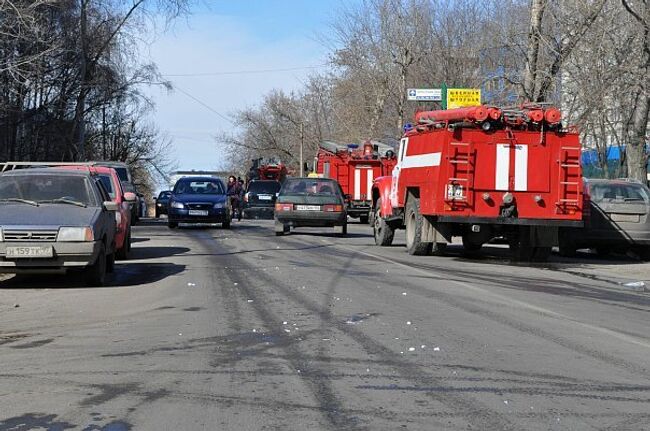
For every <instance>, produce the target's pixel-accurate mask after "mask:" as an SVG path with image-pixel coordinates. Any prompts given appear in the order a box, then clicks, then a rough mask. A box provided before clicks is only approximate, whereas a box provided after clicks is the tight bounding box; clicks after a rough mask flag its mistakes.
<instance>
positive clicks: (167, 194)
mask: <svg viewBox="0 0 650 431" xmlns="http://www.w3.org/2000/svg"><path fill="white" fill-rule="evenodd" d="M171 194H172V192H160V194H159V195H158V199H169V197H170V196H171Z"/></svg>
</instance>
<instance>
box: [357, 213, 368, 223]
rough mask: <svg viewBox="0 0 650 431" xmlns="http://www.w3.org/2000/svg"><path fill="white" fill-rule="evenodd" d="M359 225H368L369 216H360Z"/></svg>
mask: <svg viewBox="0 0 650 431" xmlns="http://www.w3.org/2000/svg"><path fill="white" fill-rule="evenodd" d="M359 223H361V224H368V214H365V215H360V216H359Z"/></svg>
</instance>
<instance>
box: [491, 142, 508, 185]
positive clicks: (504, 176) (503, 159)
mask: <svg viewBox="0 0 650 431" xmlns="http://www.w3.org/2000/svg"><path fill="white" fill-rule="evenodd" d="M509 174H510V144H497V165H496V175H495V179H494V188H495V189H496V190H503V191H508V177H509V176H510V175H509Z"/></svg>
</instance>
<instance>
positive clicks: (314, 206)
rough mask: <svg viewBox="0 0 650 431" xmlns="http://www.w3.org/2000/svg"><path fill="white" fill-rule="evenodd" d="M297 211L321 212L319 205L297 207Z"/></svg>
mask: <svg viewBox="0 0 650 431" xmlns="http://www.w3.org/2000/svg"><path fill="white" fill-rule="evenodd" d="M296 210H297V211H320V206H319V205H296Z"/></svg>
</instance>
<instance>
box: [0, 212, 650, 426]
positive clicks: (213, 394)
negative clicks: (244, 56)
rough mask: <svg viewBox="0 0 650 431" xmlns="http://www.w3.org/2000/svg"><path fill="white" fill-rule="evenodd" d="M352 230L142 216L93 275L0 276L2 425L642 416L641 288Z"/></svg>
mask: <svg viewBox="0 0 650 431" xmlns="http://www.w3.org/2000/svg"><path fill="white" fill-rule="evenodd" d="M350 231H351V235H350V236H349V238H339V237H337V236H335V235H334V234H333V233H332V232H330V231H328V230H319V229H305V230H302V231H301V230H298V233H292V234H291V235H288V236H285V237H282V238H276V237H275V236H274V234H273V225H272V222H271V221H244V222H242V223H235V224H234V226H233V229H232V230H222V229H220V228H215V229H204V228H183V229H179V230H173V231H172V230H168V229H167V227H166V226H165V225H164V224H160V223H155V222H150V223H147V224H144V225H142V226H138V227H136V228H135V229H134V237H136V239H135V241H137V242H136V243H135V244H134V255H133V259H132V260H130V261H128V262H124V263H118V265H117V272H116V275H115V277H114V278H113V280H112V281H111V284H110V286H109V287H105V288H92V289H91V288H86V287H84V286H83V285H82V284H80V282H75V281H71V280H69V279H64V278H60V277H58V278H57V277H37V278H33V277H30V278H13V279H9V280H6V281H4V282H0V355H1V362H0V364H1V367H0V431H7V430H21V431H22V430H42V429H48V430H56V431H58V430H66V429H79V430H105V431H122V430H130V429H133V430H204V429H205V430H339V429H341V430H399V429H407V430H438V429H440V430H446V429H450V430H467V429H473V430H510V429H519V430H555V429H557V430H592V429H593V430H605V429H606V430H639V429H650V409H649V408H648V406H649V405H650V337H649V335H648V334H649V330H648V329H649V328H650V313H649V310H650V295H648V294H643V293H634V292H626V291H620V290H616V289H613V288H611V286H610V285H607V284H604V283H603V282H600V281H594V280H588V279H586V278H581V277H577V276H573V275H568V274H565V273H561V272H557V271H553V270H549V269H545V268H543V267H534V268H531V267H524V266H514V265H508V264H507V263H506V262H505V261H504V260H503V259H501V258H499V257H498V255H499V253H500V250H499V249H494V250H492V252H494V253H495V255H496V257H492V258H491V257H489V254H490V253H488V257H487V258H483V259H481V260H466V259H463V258H462V257H461V256H460V255H459V252H458V250H455V249H454V248H453V247H452V249H451V256H449V257H410V256H408V255H407V254H406V252H405V250H404V248H403V247H401V244H403V235H398V236H397V240H396V242H397V243H398V246H395V247H389V248H378V247H375V246H373V245H372V238H371V236H370V228H369V227H367V226H359V225H355V226H352V228H351V229H350ZM15 304H17V305H18V307H15Z"/></svg>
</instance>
